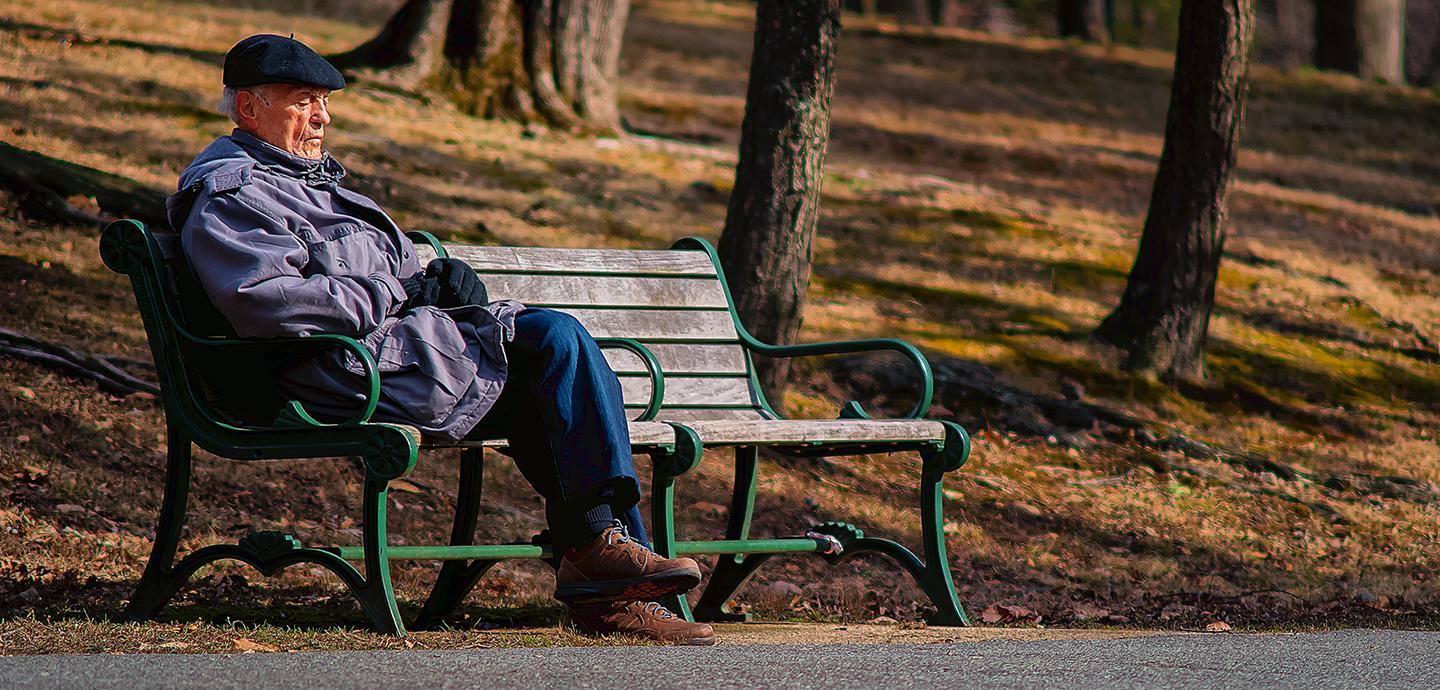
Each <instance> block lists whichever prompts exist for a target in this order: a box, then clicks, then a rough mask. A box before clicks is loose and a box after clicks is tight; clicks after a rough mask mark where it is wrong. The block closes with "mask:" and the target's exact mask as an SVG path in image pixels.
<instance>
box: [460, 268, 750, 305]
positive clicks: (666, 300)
mask: <svg viewBox="0 0 1440 690" xmlns="http://www.w3.org/2000/svg"><path fill="white" fill-rule="evenodd" d="M480 279H481V280H483V281H485V287H486V289H487V290H488V291H489V293H490V299H503V298H510V299H517V300H520V301H521V302H524V303H526V304H532V305H541V304H543V305H549V306H597V307H610V306H619V307H689V308H696V307H700V308H707V307H708V308H711V309H728V307H729V304H728V303H727V302H726V300H725V290H724V289H722V287H721V285H720V281H719V280H715V279H713V278H635V277H617V276H593V275H587V276H569V275H521V274H507V273H485V272H483V271H481V272H480Z"/></svg>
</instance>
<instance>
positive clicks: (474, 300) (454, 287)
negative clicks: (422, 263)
mask: <svg viewBox="0 0 1440 690" xmlns="http://www.w3.org/2000/svg"><path fill="white" fill-rule="evenodd" d="M400 284H401V285H403V286H404V287H405V296H406V299H405V306H404V308H405V309H407V310H408V309H414V308H415V307H425V306H432V307H440V308H441V309H448V308H450V307H460V306H465V305H469V304H474V305H478V306H485V305H486V304H489V303H490V298H489V295H488V294H486V291H485V283H483V282H481V280H480V276H477V275H475V270H474V269H472V268H470V266H469V264H466V263H465V262H464V261H461V260H459V259H435V260H434V261H431V262H430V265H428V266H426V267H425V271H424V272H423V273H416V274H415V275H413V276H410V277H409V278H401V279H400Z"/></svg>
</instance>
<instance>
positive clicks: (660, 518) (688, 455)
mask: <svg viewBox="0 0 1440 690" xmlns="http://www.w3.org/2000/svg"><path fill="white" fill-rule="evenodd" d="M666 423H667V424H669V425H670V426H671V427H672V428H673V429H675V448H674V450H672V451H669V452H663V451H660V452H656V453H654V454H652V455H651V456H650V467H651V482H650V528H651V532H652V533H651V535H650V540H651V542H652V544H651V547H652V548H653V549H654V551H655V553H658V554H660V555H661V556H664V557H666V558H673V557H674V556H675V555H676V554H675V478H676V477H678V476H680V475H682V474H685V473H686V472H689V471H690V470H692V469H694V468H695V466H696V465H698V464H700V456H701V454H702V453H703V452H704V448H703V446H701V445H700V437H699V436H698V435H696V433H695V431H694V430H693V429H691V428H690V427H687V426H685V425H684V424H678V423H675V422H666ZM660 604H661V605H662V606H664V607H665V608H667V609H670V610H671V611H674V612H675V614H676V615H678V616H682V617H684V618H685V620H694V618H693V617H692V616H691V615H690V602H689V601H688V600H686V599H685V595H683V594H672V595H670V596H667V597H661V598H660Z"/></svg>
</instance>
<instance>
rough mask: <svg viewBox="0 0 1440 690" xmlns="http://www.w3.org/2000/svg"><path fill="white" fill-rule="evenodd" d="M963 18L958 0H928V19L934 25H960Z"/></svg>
mask: <svg viewBox="0 0 1440 690" xmlns="http://www.w3.org/2000/svg"><path fill="white" fill-rule="evenodd" d="M964 18H965V8H964V7H963V6H962V4H961V2H960V0H930V19H931V21H933V22H935V24H936V26H960V24H961V22H962V20H963V19H964Z"/></svg>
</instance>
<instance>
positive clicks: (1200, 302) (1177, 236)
mask: <svg viewBox="0 0 1440 690" xmlns="http://www.w3.org/2000/svg"><path fill="white" fill-rule="evenodd" d="M1254 16H1255V15H1254V4H1253V0H1182V2H1181V4H1180V36H1179V44H1178V46H1177V48H1176V51H1175V75H1174V77H1173V79H1172V82H1171V87H1170V112H1169V114H1168V115H1167V117H1166V121H1165V144H1164V148H1163V150H1162V152H1161V154H1160V166H1159V170H1158V172H1157V173H1156V175H1155V187H1154V189H1153V191H1152V192H1151V194H1150V209H1149V212H1148V214H1147V215H1146V218H1145V230H1144V233H1143V234H1142V236H1141V238H1140V249H1139V252H1138V253H1137V255H1136V257H1135V265H1134V267H1132V268H1131V269H1130V279H1129V282H1128V284H1127V285H1126V287H1125V295H1124V297H1122V298H1121V301H1120V306H1119V307H1117V308H1116V309H1115V311H1114V312H1112V313H1111V314H1110V315H1109V316H1108V317H1106V318H1105V320H1104V321H1103V322H1102V323H1101V324H1100V328H1099V330H1098V331H1097V333H1096V335H1098V336H1099V337H1100V338H1101V339H1103V340H1106V341H1108V342H1110V343H1113V344H1115V345H1117V346H1119V347H1121V348H1123V349H1125V350H1127V351H1128V354H1129V357H1128V360H1127V363H1126V365H1127V368H1130V369H1134V370H1140V371H1149V372H1155V373H1158V374H1160V375H1161V376H1162V377H1164V378H1168V379H1186V380H1197V379H1201V378H1203V377H1204V373H1205V370H1204V350H1205V337H1206V333H1207V331H1208V329H1209V325H1210V312H1211V309H1212V308H1213V307H1214V305H1215V277H1216V274H1217V272H1218V271H1219V268H1220V255H1221V251H1222V249H1223V246H1224V243H1225V220H1226V212H1227V197H1228V196H1229V191H1230V170H1231V168H1233V167H1234V165H1235V154H1236V151H1237V150H1238V148H1239V141H1240V125H1241V121H1242V120H1243V119H1244V114H1245V91H1246V85H1247V77H1246V71H1247V60H1248V56H1249V52H1250V43H1251V37H1252V36H1253V31H1254Z"/></svg>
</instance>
